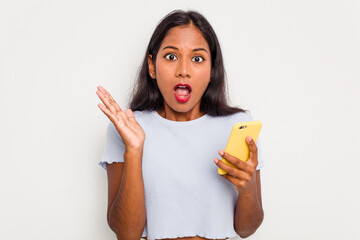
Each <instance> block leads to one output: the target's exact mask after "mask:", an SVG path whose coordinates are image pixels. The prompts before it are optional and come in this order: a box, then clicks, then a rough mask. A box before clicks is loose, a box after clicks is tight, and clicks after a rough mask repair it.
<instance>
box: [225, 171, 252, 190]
mask: <svg viewBox="0 0 360 240" xmlns="http://www.w3.org/2000/svg"><path fill="white" fill-rule="evenodd" d="M221 176H222V177H223V178H225V179H226V180H228V181H229V182H231V183H232V184H233V185H234V186H235V188H236V189H237V190H239V189H240V188H242V187H244V186H245V185H246V183H247V182H246V181H245V180H241V179H238V178H235V177H233V176H230V175H228V174H225V175H221Z"/></svg>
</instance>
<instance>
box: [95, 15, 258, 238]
mask: <svg viewBox="0 0 360 240" xmlns="http://www.w3.org/2000/svg"><path fill="white" fill-rule="evenodd" d="M224 75H225V71H224V66H223V60H222V54H221V49H220V45H219V43H218V40H217V37H216V35H215V32H214V31H213V29H212V27H211V25H210V24H209V23H208V21H207V20H206V19H205V18H204V17H203V16H202V15H201V14H199V13H197V12H194V11H188V12H184V11H174V12H171V13H169V14H168V15H167V16H165V18H163V19H162V21H161V22H160V23H159V25H158V26H157V28H156V29H155V31H154V33H153V35H152V37H151V39H150V42H149V45H148V48H147V50H146V54H145V58H144V61H143V64H142V68H141V70H140V72H139V77H138V82H137V85H136V86H135V89H134V90H135V91H134V94H133V97H132V99H131V102H130V108H129V109H127V110H126V111H122V109H121V108H120V107H119V106H118V104H117V103H116V102H115V100H114V99H113V98H112V96H111V95H110V94H109V92H108V91H106V90H105V89H104V88H102V87H101V86H99V87H98V91H97V95H98V96H99V98H100V99H101V101H102V102H103V103H104V105H103V104H99V105H98V106H99V108H100V109H101V110H102V111H103V113H104V114H105V115H106V116H107V117H108V118H109V119H110V121H111V123H109V125H108V130H107V143H106V148H105V151H104V154H103V156H102V159H101V162H100V165H101V166H103V167H104V168H105V169H107V176H108V212H107V220H108V224H109V226H110V228H111V229H112V230H113V231H114V232H115V234H116V235H117V237H118V239H131V240H132V239H139V238H140V237H144V238H147V239H149V240H152V239H170V238H178V239H179V238H180V239H194V240H195V239H226V238H229V237H234V236H236V233H237V234H239V235H240V236H241V237H248V236H250V235H251V234H253V233H254V232H255V231H256V229H257V228H258V227H259V226H260V224H261V222H262V219H263V210H262V202H261V187H260V170H259V169H260V168H261V166H262V161H261V159H260V158H258V149H257V146H256V143H255V142H254V141H252V140H251V139H247V142H248V145H249V148H250V158H249V160H248V161H247V162H243V161H241V160H240V159H237V158H235V157H233V156H231V155H229V154H227V153H226V152H224V151H223V150H221V149H223V148H224V146H225V145H226V142H227V139H228V137H229V134H230V130H231V128H232V126H233V124H234V123H236V122H243V121H251V120H252V118H251V117H250V116H249V115H248V114H247V113H246V111H244V110H243V109H240V108H234V107H230V106H228V104H227V102H226V93H225V77H224ZM131 109H132V110H131ZM145 136H146V137H145ZM217 154H219V155H220V156H218V155H217ZM216 156H217V157H220V158H224V159H226V160H228V161H229V162H231V163H233V164H234V165H235V166H236V167H237V168H234V167H230V166H228V165H226V164H224V163H223V162H222V161H219V159H218V158H217V157H216ZM218 167H220V168H222V169H224V170H225V171H227V172H228V174H226V175H219V174H218V173H217V169H218Z"/></svg>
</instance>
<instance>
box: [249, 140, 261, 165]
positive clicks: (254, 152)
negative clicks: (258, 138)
mask: <svg viewBox="0 0 360 240" xmlns="http://www.w3.org/2000/svg"><path fill="white" fill-rule="evenodd" d="M246 142H247V144H248V146H249V149H250V157H249V161H251V162H252V163H254V164H256V165H257V162H258V148H257V146H256V143H255V141H254V140H253V139H252V138H251V137H249V136H247V137H246Z"/></svg>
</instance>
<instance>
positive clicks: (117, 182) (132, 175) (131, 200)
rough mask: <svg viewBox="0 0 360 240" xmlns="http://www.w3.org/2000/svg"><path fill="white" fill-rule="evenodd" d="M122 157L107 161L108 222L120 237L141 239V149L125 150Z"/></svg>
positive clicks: (142, 199) (143, 211)
mask: <svg viewBox="0 0 360 240" xmlns="http://www.w3.org/2000/svg"><path fill="white" fill-rule="evenodd" d="M124 158H125V163H113V164H108V165H107V172H108V187H109V192H108V213H107V216H108V224H109V226H110V228H111V229H112V230H113V231H114V232H115V234H116V236H117V238H118V239H119V240H120V239H121V240H126V239H131V240H132V239H140V238H141V235H142V233H143V230H144V227H145V221H146V216H145V215H146V214H145V196H144V183H143V178H142V168H141V159H142V152H140V153H129V152H125V154H124Z"/></svg>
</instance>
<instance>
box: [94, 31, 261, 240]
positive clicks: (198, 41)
mask: <svg viewBox="0 0 360 240" xmlns="http://www.w3.org/2000/svg"><path fill="white" fill-rule="evenodd" d="M148 64H149V74H150V76H151V77H152V78H153V79H154V81H156V82H157V84H158V86H159V89H160V92H161V94H162V95H163V97H164V106H163V109H161V110H159V111H158V113H159V115H161V116H162V117H164V118H166V119H168V120H173V121H190V120H194V119H197V118H199V117H201V116H203V115H204V113H203V112H201V111H200V101H201V96H202V95H203V93H204V91H205V90H206V87H207V86H208V84H209V82H210V76H211V73H212V69H211V56H210V49H209V46H208V44H207V42H206V40H205V39H204V38H203V36H202V34H201V32H200V31H199V30H198V29H197V28H196V27H194V26H193V25H186V26H179V27H174V28H172V29H170V30H169V31H168V33H167V35H166V36H165V38H164V40H163V42H162V44H161V46H160V49H159V52H158V54H157V57H156V59H155V61H153V59H152V56H151V55H149V57H148ZM178 83H186V84H189V85H190V86H191V88H192V92H191V98H190V99H189V101H187V102H186V103H179V102H178V101H177V100H176V98H175V96H174V90H173V88H174V86H175V85H176V84H178ZM97 95H98V96H99V98H100V99H101V101H102V102H103V103H104V104H99V105H98V106H99V108H100V109H101V110H102V111H103V113H104V114H105V115H106V116H107V117H108V118H109V119H110V120H111V121H112V122H113V123H114V125H115V127H116V129H117V131H118V132H119V134H120V135H121V137H122V138H123V140H124V144H125V148H126V152H125V155H124V157H125V161H124V163H113V164H108V165H107V169H108V171H107V172H108V188H109V195H108V222H109V226H110V228H111V229H112V230H113V231H114V232H115V233H116V235H117V237H118V239H139V238H140V237H141V234H142V231H143V226H144V224H145V220H146V216H145V205H144V189H143V182H142V175H141V174H142V173H141V161H142V151H143V146H144V140H145V133H144V131H143V130H142V128H141V126H140V125H139V124H138V123H137V121H136V119H135V117H134V114H133V112H132V111H131V110H130V109H128V110H126V111H125V112H124V111H123V110H122V109H121V108H120V107H119V105H118V104H117V103H116V102H115V100H114V99H113V98H112V97H111V95H110V94H109V92H108V91H106V90H105V89H104V88H102V87H101V86H99V87H98V91H97ZM247 143H248V145H249V149H250V158H249V159H248V161H246V162H244V161H242V160H241V159H238V158H235V157H233V156H231V155H230V154H228V153H226V152H224V151H223V150H219V155H220V157H223V158H224V159H226V160H227V161H229V162H230V163H232V164H233V165H234V166H235V167H230V166H228V165H226V164H224V163H223V162H222V161H220V160H219V159H217V158H216V159H214V164H216V165H217V166H218V167H220V168H222V169H224V170H225V171H227V172H228V174H225V175H219V177H222V178H224V180H226V181H229V182H230V183H232V184H233V186H234V187H235V189H236V190H237V191H238V192H239V197H238V201H237V205H236V210H235V213H234V228H235V231H236V232H237V233H238V234H239V235H240V236H241V237H242V238H245V237H248V236H250V235H251V234H253V233H254V232H255V231H256V229H257V228H258V227H259V226H260V224H261V222H262V220H263V216H264V213H263V209H262V201H261V184H260V171H259V170H256V166H257V164H258V154H257V146H256V143H255V142H254V141H252V140H251V138H247ZM214 174H217V173H214ZM134 189H135V190H136V191H135V190H134ZM219 207H221V206H219ZM129 209H130V210H129ZM119 212H121V214H119ZM139 223H140V224H139ZM138 226H140V227H138ZM132 233H134V234H132ZM130 234H132V235H130ZM145 239H146V238H145ZM177 239H178V240H198V239H205V238H203V237H199V236H195V237H186V238H177Z"/></svg>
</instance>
